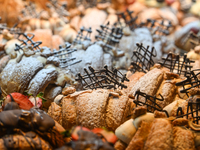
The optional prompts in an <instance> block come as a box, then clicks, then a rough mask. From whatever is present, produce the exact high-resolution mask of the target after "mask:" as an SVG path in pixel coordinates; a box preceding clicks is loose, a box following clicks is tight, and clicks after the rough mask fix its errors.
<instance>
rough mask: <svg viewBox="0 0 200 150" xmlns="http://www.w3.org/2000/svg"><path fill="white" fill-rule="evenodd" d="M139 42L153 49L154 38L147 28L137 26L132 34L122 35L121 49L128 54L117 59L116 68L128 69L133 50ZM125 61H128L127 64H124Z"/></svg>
mask: <svg viewBox="0 0 200 150" xmlns="http://www.w3.org/2000/svg"><path fill="white" fill-rule="evenodd" d="M137 43H139V44H140V43H142V44H143V45H144V47H147V46H150V47H149V49H151V47H152V46H153V39H152V36H151V33H150V31H149V30H148V29H147V28H137V29H135V30H134V31H132V33H131V35H130V36H123V37H122V39H121V40H120V43H119V49H121V50H123V51H124V52H125V53H126V54H125V56H123V57H120V58H117V59H116V64H115V66H116V68H125V69H128V67H129V66H130V62H131V57H132V55H133V51H134V50H135V49H136V48H137V46H136V44H137ZM125 62H127V63H126V65H124V63H125Z"/></svg>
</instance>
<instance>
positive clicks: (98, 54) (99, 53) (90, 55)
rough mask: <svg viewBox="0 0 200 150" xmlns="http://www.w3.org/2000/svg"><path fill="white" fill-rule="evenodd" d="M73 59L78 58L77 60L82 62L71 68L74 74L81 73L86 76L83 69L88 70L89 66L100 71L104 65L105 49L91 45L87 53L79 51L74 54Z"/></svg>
mask: <svg viewBox="0 0 200 150" xmlns="http://www.w3.org/2000/svg"><path fill="white" fill-rule="evenodd" d="M73 57H76V59H77V60H82V61H81V62H80V63H78V64H75V65H73V66H71V67H69V69H70V70H71V71H72V73H74V74H77V73H79V72H80V73H81V74H84V70H83V69H84V68H88V66H92V67H93V68H94V69H97V70H98V69H101V68H102V67H103V65H104V64H103V62H104V52H103V49H102V48H101V47H100V46H99V45H97V44H94V45H91V46H90V47H88V48H87V50H86V51H84V50H78V51H76V52H74V53H73Z"/></svg>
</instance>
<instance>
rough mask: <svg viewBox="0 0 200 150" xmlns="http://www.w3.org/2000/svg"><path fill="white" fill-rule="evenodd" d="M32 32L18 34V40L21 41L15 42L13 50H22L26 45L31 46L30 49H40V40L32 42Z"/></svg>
mask: <svg viewBox="0 0 200 150" xmlns="http://www.w3.org/2000/svg"><path fill="white" fill-rule="evenodd" d="M34 36H35V35H34V34H33V33H21V34H19V36H18V40H19V41H21V42H22V43H21V44H20V45H18V44H15V46H16V47H15V51H19V50H22V51H23V48H24V47H26V46H31V47H32V49H33V50H34V51H36V52H38V51H41V48H40V45H41V44H42V42H41V41H37V42H34V41H33V38H34Z"/></svg>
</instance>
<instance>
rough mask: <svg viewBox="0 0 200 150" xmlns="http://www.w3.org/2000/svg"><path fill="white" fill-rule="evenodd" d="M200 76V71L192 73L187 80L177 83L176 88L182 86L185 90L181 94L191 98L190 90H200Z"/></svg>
mask: <svg viewBox="0 0 200 150" xmlns="http://www.w3.org/2000/svg"><path fill="white" fill-rule="evenodd" d="M199 75H200V69H197V70H192V71H190V72H189V73H188V74H187V76H186V79H185V80H183V81H181V82H178V83H176V86H182V87H183V89H182V90H181V91H180V92H181V93H186V94H187V96H188V97H189V95H188V93H189V90H190V89H192V88H200V79H199V78H198V76H199Z"/></svg>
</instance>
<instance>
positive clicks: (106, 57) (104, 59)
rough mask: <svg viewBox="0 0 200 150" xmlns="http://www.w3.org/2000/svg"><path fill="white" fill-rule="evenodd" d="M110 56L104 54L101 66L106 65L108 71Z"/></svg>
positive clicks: (110, 64) (110, 63)
mask: <svg viewBox="0 0 200 150" xmlns="http://www.w3.org/2000/svg"><path fill="white" fill-rule="evenodd" d="M112 59H113V58H112V56H111V55H110V54H108V53H105V54H104V55H103V65H107V66H108V69H111V68H112Z"/></svg>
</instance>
